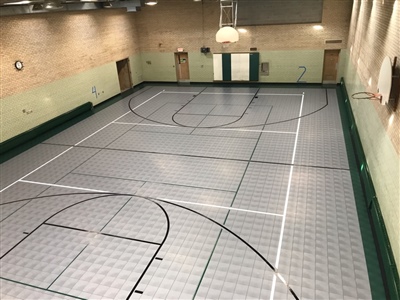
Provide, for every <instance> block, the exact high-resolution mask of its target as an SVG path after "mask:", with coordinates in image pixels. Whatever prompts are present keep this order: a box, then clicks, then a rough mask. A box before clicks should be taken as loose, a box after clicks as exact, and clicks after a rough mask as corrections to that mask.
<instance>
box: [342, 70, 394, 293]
mask: <svg viewBox="0 0 400 300" xmlns="http://www.w3.org/2000/svg"><path fill="white" fill-rule="evenodd" d="M340 92H341V96H342V99H339V100H341V101H344V106H345V110H346V112H345V116H346V119H347V120H346V121H347V122H348V125H349V128H348V130H349V136H350V138H351V144H352V146H353V150H354V154H355V160H356V165H357V166H356V167H357V169H358V175H359V180H360V183H361V186H362V192H363V197H364V203H363V205H365V208H366V211H367V213H368V217H369V222H370V226H371V229H372V232H373V236H374V243H375V248H376V249H375V251H376V252H377V254H378V259H379V268H380V270H375V271H374V270H372V271H371V269H373V268H375V269H376V268H377V267H376V266H374V267H373V268H371V266H370V265H371V263H369V262H368V260H369V258H368V253H366V258H367V265H368V269H369V270H368V271H369V275H370V282H371V288H372V295H373V298H374V299H383V298H382V295H380V293H379V292H378V293H376V290H374V286H375V289H380V288H383V287H384V288H385V298H386V299H393V300H398V299H400V281H399V273H398V271H397V267H396V262H395V260H394V255H393V251H392V247H391V245H390V241H389V237H388V235H387V231H386V226H385V222H384V219H383V216H382V212H381V209H380V206H379V201H378V198H377V195H376V192H375V188H374V184H373V181H372V178H371V175H370V172H369V168H368V164H367V159H366V156H365V153H364V150H363V147H362V143H361V139H360V136H359V134H358V130H357V126H356V123H355V118H354V115H353V111H352V108H351V104H350V101H349V97H348V94H347V90H346V86H345V82H344V80H343V78H342V80H341V84H340ZM341 105H343V104H341ZM359 218H361V216H359ZM363 239H364V236H363ZM364 247H365V246H364ZM379 271H381V272H382V276H383V282H382V284H383V287H382V286H380V284H378V283H377V282H375V280H374V277H373V276H371V274H372V275H374V273H375V274H376V273H379ZM375 278H376V277H375ZM377 284H378V286H377ZM377 294H378V295H377Z"/></svg>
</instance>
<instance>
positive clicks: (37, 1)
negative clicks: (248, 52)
mask: <svg viewBox="0 0 400 300" xmlns="http://www.w3.org/2000/svg"><path fill="white" fill-rule="evenodd" d="M183 1H188V2H194V0H158V3H159V5H161V4H164V5H165V4H168V5H171V6H175V5H178V4H179V3H182V2H183ZM202 1H203V2H218V0H202ZM144 2H145V1H144V0H108V1H107V0H89V1H88V0H86V1H79V0H0V14H1V15H16V14H28V13H45V12H50V11H55V10H57V11H68V10H74V11H76V10H88V9H103V8H106V9H113V8H126V10H127V12H135V11H138V10H140V7H142V6H144ZM163 2H164V3H163ZM195 2H199V1H195ZM237 2H238V11H237V25H238V26H245V25H270V24H299V23H320V22H321V20H322V9H323V0H237ZM48 3H53V4H54V5H53V6H48V5H47V4H48ZM110 3H111V4H110ZM60 4H61V5H60ZM196 4H199V3H196ZM46 5H47V7H48V8H47V9H46V7H45V6H46ZM60 6H62V7H60ZM194 7H197V6H194ZM194 9H196V8H194Z"/></svg>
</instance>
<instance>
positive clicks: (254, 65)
mask: <svg viewBox="0 0 400 300" xmlns="http://www.w3.org/2000/svg"><path fill="white" fill-rule="evenodd" d="M259 64H260V53H250V81H258V74H259V72H258V67H259Z"/></svg>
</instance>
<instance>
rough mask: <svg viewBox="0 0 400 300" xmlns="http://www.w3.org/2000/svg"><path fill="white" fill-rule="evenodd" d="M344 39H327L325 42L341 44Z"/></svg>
mask: <svg viewBox="0 0 400 300" xmlns="http://www.w3.org/2000/svg"><path fill="white" fill-rule="evenodd" d="M342 42H343V40H325V44H341V43H342Z"/></svg>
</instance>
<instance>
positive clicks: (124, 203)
mask: <svg viewBox="0 0 400 300" xmlns="http://www.w3.org/2000/svg"><path fill="white" fill-rule="evenodd" d="M144 185H145V183H143V184H142V186H141V187H140V188H142V187H143V186H144ZM140 188H139V189H140ZM131 200H132V197H130V198H129V199H128V201H126V202H125V203H124V205H122V206H121V207H120V209H118V211H117V212H116V213H115V214H114V215H113V216H112V218H111V219H110V220H109V221H108V222H107V223H106V224H105V225H104V226H103V227H102V228H101V229H100V232H101V231H102V230H103V229H104V228H106V226H107V225H108V224H110V222H111V221H112V220H113V219H114V218H115V217H116V216H117V215H118V213H119V212H120V211H121V210H122V209H123V208H124V207H125V206H126V205H127V204H128V202H129V201H131Z"/></svg>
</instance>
